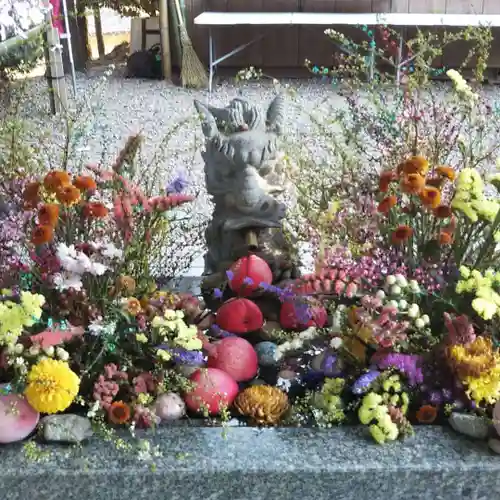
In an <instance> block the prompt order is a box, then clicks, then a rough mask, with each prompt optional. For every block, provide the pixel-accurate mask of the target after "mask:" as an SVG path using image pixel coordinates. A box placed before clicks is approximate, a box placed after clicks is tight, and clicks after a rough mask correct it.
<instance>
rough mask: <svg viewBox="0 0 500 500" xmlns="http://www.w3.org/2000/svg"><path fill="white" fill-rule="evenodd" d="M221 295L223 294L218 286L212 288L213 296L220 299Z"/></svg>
mask: <svg viewBox="0 0 500 500" xmlns="http://www.w3.org/2000/svg"><path fill="white" fill-rule="evenodd" d="M223 295H224V293H223V292H222V290H221V289H220V288H214V298H216V299H222V296H223Z"/></svg>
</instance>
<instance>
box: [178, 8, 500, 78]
mask: <svg viewBox="0 0 500 500" xmlns="http://www.w3.org/2000/svg"><path fill="white" fill-rule="evenodd" d="M184 1H185V5H186V10H187V21H188V29H189V32H190V35H191V38H192V40H193V44H194V46H195V47H196V49H197V52H198V55H199V56H200V57H201V58H202V59H203V60H204V61H205V62H206V61H207V60H208V29H207V28H203V27H200V26H195V25H194V23H193V20H194V18H195V17H196V16H197V15H199V14H200V13H202V12H204V11H230V12H238V11H239V12H251V11H255V12H268V11H269V12H301V11H302V12H409V13H412V12H414V13H422V12H427V13H454V14H457V13H464V14H474V13H475V14H500V0H184ZM327 27H328V26H324V27H322V26H300V27H289V26H283V27H275V26H269V27H249V26H248V27H247V26H238V27H217V28H214V30H213V33H214V37H215V40H216V49H217V52H218V54H219V55H220V54H223V53H224V54H225V53H227V52H229V51H230V50H232V49H234V48H235V47H237V46H238V45H240V44H243V43H247V42H248V41H250V40H252V39H253V38H255V37H257V36H258V35H259V34H264V35H265V38H264V39H263V40H262V41H260V42H258V43H256V44H254V45H253V46H251V47H250V48H248V49H245V51H243V52H241V53H240V54H238V55H236V56H234V57H232V58H230V59H228V60H227V61H225V62H224V63H223V64H221V66H225V67H231V68H243V67H248V66H250V65H253V66H256V67H258V68H300V67H303V65H304V60H305V59H306V58H307V59H310V60H311V61H313V62H314V63H315V64H323V65H329V64H331V62H332V54H333V51H334V47H333V45H332V44H331V42H330V41H329V40H328V38H327V37H326V36H325V35H324V30H325V29H326V28H327ZM339 29H341V30H342V31H343V32H344V33H346V34H350V35H353V36H356V34H358V35H359V31H358V30H356V29H355V28H349V27H342V28H339ZM409 36H411V33H410V35H409ZM458 45H459V46H458V47H457V46H454V48H453V49H452V50H447V51H446V53H445V54H444V57H443V58H442V61H439V63H440V64H445V65H447V66H450V67H453V66H457V65H458V64H460V62H461V61H463V59H464V58H465V56H466V54H467V52H468V48H467V45H466V43H465V42H464V43H460V44H458ZM490 64H491V66H493V67H500V33H497V36H496V40H495V42H494V47H493V52H492V58H491V61H490Z"/></svg>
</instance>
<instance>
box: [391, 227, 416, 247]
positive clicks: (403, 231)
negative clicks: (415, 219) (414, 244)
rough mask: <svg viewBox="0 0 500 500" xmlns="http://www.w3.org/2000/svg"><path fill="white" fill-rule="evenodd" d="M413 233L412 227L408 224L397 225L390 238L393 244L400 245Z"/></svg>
mask: <svg viewBox="0 0 500 500" xmlns="http://www.w3.org/2000/svg"><path fill="white" fill-rule="evenodd" d="M412 234H413V229H412V228H411V227H409V226H405V225H401V226H398V227H397V228H396V229H395V230H394V231H393V233H392V236H391V239H392V242H393V243H394V244H395V245H401V244H402V243H404V242H405V241H406V240H408V239H409V238H410V237H411V235H412Z"/></svg>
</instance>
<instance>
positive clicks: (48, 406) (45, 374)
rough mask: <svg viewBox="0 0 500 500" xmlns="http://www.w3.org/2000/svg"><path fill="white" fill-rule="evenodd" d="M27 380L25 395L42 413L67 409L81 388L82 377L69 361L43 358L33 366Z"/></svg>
mask: <svg viewBox="0 0 500 500" xmlns="http://www.w3.org/2000/svg"><path fill="white" fill-rule="evenodd" d="M27 382H28V385H27V386H26V389H25V391H24V395H25V396H26V399H27V400H28V403H29V404H30V405H31V406H32V407H33V408H34V409H35V410H37V411H39V412H40V413H58V412H61V411H64V410H66V408H68V407H69V406H70V405H71V403H72V402H73V400H74V399H75V398H76V396H77V395H78V390H79V388H80V379H79V378H78V375H77V374H76V373H75V372H73V371H72V370H71V368H70V367H69V365H68V363H66V362H64V361H57V360H55V359H49V358H46V359H42V360H41V361H39V362H38V363H37V364H36V365H34V366H33V367H32V368H31V370H30V372H29V373H28V377H27Z"/></svg>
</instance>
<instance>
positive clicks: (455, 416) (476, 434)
mask: <svg viewBox="0 0 500 500" xmlns="http://www.w3.org/2000/svg"><path fill="white" fill-rule="evenodd" d="M448 421H449V422H450V425H451V426H452V427H453V429H454V430H455V431H457V432H459V433H460V434H464V435H466V436H469V437H471V438H474V439H486V437H487V436H488V431H489V428H490V424H489V422H488V421H487V420H486V419H485V418H483V417H478V416H477V415H469V414H467V413H456V412H455V413H452V414H451V415H450V418H449V419H448Z"/></svg>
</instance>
